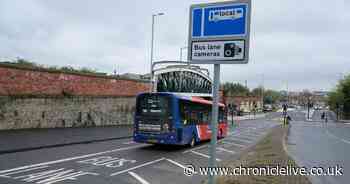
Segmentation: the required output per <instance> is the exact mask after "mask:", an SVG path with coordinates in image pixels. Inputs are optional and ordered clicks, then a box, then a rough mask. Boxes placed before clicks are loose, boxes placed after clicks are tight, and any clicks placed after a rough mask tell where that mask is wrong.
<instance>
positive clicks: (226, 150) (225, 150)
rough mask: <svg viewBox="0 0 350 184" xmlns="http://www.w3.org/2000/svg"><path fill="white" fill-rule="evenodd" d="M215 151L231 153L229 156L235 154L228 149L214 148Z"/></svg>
mask: <svg viewBox="0 0 350 184" xmlns="http://www.w3.org/2000/svg"><path fill="white" fill-rule="evenodd" d="M216 149H217V150H220V151H224V152H228V153H231V154H236V152H235V151H232V150H228V149H225V148H221V147H218V148H216Z"/></svg>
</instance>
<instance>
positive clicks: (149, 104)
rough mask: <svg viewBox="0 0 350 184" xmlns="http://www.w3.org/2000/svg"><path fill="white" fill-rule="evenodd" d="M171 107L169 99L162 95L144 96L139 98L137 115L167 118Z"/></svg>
mask: <svg viewBox="0 0 350 184" xmlns="http://www.w3.org/2000/svg"><path fill="white" fill-rule="evenodd" d="M168 107H169V99H168V97H166V96H160V95H143V96H140V97H139V98H138V106H137V108H138V109H137V115H141V116H165V115H167V112H168V110H169V109H168Z"/></svg>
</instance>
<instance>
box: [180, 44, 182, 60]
mask: <svg viewBox="0 0 350 184" xmlns="http://www.w3.org/2000/svg"><path fill="white" fill-rule="evenodd" d="M179 61H182V47H181V48H180V60H179Z"/></svg>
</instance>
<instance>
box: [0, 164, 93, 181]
mask: <svg viewBox="0 0 350 184" xmlns="http://www.w3.org/2000/svg"><path fill="white" fill-rule="evenodd" d="M48 167H49V166H47V165H46V166H37V167H32V168H29V169H21V170H16V171H9V172H5V173H2V174H1V175H0V177H5V178H10V179H14V180H19V181H22V182H26V183H33V182H35V183H38V184H54V183H57V182H61V181H68V180H71V181H72V180H77V179H78V177H80V176H85V175H90V176H91V175H93V176H98V175H99V174H98V173H93V172H85V171H76V170H74V169H65V168H58V169H47V168H48ZM42 169H46V170H42Z"/></svg>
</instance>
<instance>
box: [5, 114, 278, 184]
mask: <svg viewBox="0 0 350 184" xmlns="http://www.w3.org/2000/svg"><path fill="white" fill-rule="evenodd" d="M277 124H278V123H277V122H274V121H269V120H265V119H259V120H245V121H241V123H240V124H239V126H238V127H235V128H230V130H229V135H228V136H227V137H226V138H224V139H220V140H219V143H218V146H217V149H216V155H217V164H220V163H221V162H222V161H224V160H232V159H236V158H238V157H239V153H241V152H242V151H243V150H245V149H248V148H249V147H251V146H253V145H255V144H256V143H257V142H258V141H259V140H261V139H262V138H263V137H264V136H265V135H266V134H267V133H268V132H269V131H270V130H271V128H272V127H274V126H276V125H277ZM108 131H109V130H108ZM111 132H113V131H112V130H111ZM208 148H209V142H203V143H201V144H199V145H197V146H195V147H194V148H189V147H186V146H155V145H149V144H140V143H135V142H133V141H132V139H131V138H122V139H115V140H108V141H101V142H91V143H89V144H73V145H67V146H60V147H51V148H45V149H36V150H30V151H22V152H16V153H7V154H0V183H4V184H5V183H6V184H28V183H40V184H56V183H58V184H60V183H74V184H75V183H81V184H96V183H98V184H112V183H113V184H114V183H122V184H123V183H132V184H138V183H140V184H153V183H155V184H159V183H169V184H171V183H200V182H202V181H203V180H205V179H206V178H207V176H203V175H199V174H195V175H193V176H191V177H189V176H186V175H184V168H186V166H187V165H188V164H191V165H193V166H194V167H195V168H196V169H198V167H200V166H207V165H208V157H209V153H208V151H209V149H208Z"/></svg>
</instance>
